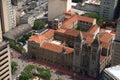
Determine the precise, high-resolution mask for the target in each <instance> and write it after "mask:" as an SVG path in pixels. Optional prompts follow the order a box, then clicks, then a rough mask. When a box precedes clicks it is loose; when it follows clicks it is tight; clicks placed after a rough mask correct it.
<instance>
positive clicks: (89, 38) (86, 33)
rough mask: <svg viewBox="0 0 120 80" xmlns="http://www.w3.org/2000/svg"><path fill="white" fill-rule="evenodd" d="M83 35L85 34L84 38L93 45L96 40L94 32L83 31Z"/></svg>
mask: <svg viewBox="0 0 120 80" xmlns="http://www.w3.org/2000/svg"><path fill="white" fill-rule="evenodd" d="M82 35H83V38H85V41H86V43H87V44H88V45H91V44H92V43H93V41H94V39H93V37H94V35H93V34H90V33H88V32H82Z"/></svg>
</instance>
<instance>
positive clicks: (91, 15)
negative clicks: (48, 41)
mask: <svg viewBox="0 0 120 80" xmlns="http://www.w3.org/2000/svg"><path fill="white" fill-rule="evenodd" d="M83 16H87V17H91V18H95V19H96V20H97V24H98V25H101V24H102V23H103V22H104V20H105V19H104V18H103V17H101V16H100V15H99V14H97V13H85V14H83Z"/></svg>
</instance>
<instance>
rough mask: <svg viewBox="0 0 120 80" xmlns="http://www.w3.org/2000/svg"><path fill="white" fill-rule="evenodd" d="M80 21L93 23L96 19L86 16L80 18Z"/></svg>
mask: <svg viewBox="0 0 120 80" xmlns="http://www.w3.org/2000/svg"><path fill="white" fill-rule="evenodd" d="M78 20H79V21H83V22H88V23H93V22H94V20H95V19H94V18H90V17H86V16H78Z"/></svg>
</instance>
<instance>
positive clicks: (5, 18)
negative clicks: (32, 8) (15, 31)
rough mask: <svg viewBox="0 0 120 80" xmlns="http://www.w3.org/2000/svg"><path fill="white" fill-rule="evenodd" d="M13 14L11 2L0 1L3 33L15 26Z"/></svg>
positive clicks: (6, 0)
mask: <svg viewBox="0 0 120 80" xmlns="http://www.w3.org/2000/svg"><path fill="white" fill-rule="evenodd" d="M15 13H16V12H15V9H14V8H13V6H12V4H11V0H0V16H1V22H2V23H1V25H2V31H3V33H4V32H7V31H9V30H10V29H12V28H14V27H15V26H16V16H15Z"/></svg>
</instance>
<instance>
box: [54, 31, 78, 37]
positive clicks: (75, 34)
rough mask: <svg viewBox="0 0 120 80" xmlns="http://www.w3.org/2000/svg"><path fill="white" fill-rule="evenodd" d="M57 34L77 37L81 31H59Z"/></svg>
mask: <svg viewBox="0 0 120 80" xmlns="http://www.w3.org/2000/svg"><path fill="white" fill-rule="evenodd" d="M55 32H58V33H62V34H65V35H70V36H73V37H77V36H78V34H79V33H80V31H78V30H74V29H57V30H56V31H55Z"/></svg>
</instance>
